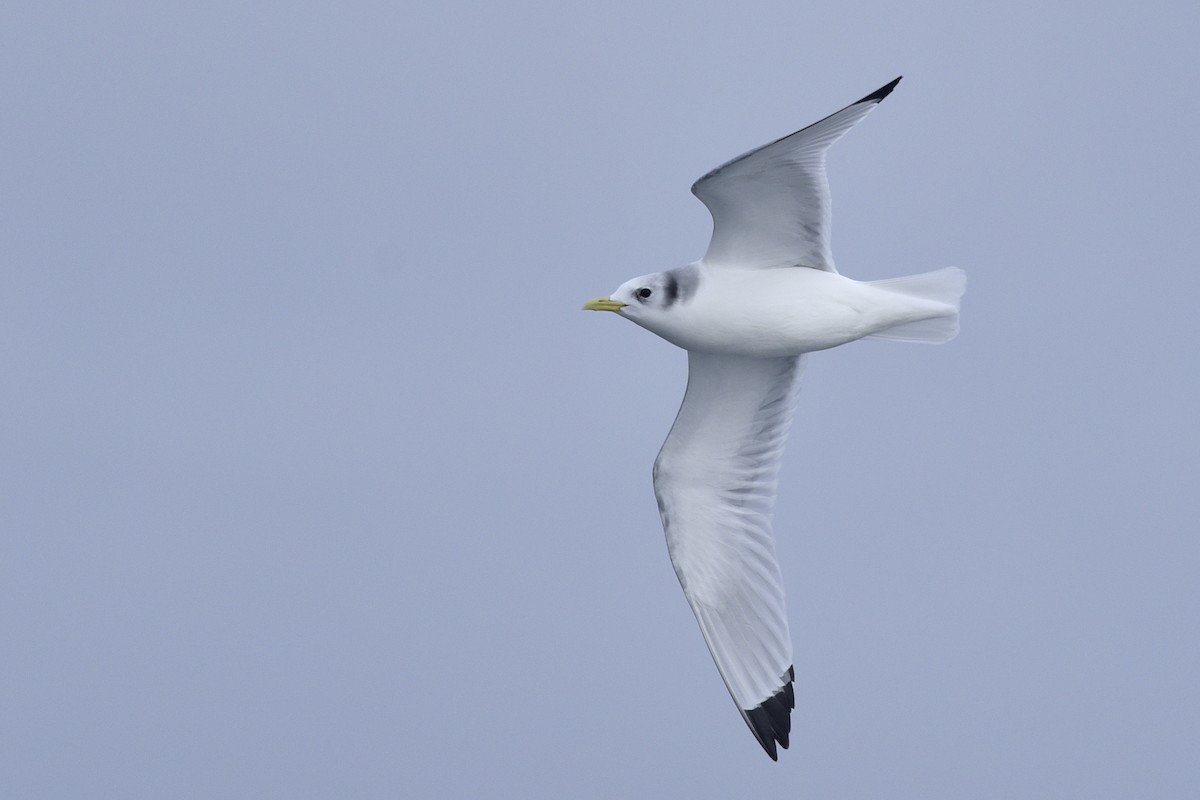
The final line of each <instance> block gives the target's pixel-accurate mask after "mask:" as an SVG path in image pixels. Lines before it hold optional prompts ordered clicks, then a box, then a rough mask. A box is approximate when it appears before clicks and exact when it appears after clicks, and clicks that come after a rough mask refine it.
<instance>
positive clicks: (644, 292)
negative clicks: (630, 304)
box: [637, 286, 652, 300]
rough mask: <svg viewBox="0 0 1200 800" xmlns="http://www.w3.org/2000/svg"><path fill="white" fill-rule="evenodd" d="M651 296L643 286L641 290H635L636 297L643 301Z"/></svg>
mask: <svg viewBox="0 0 1200 800" xmlns="http://www.w3.org/2000/svg"><path fill="white" fill-rule="evenodd" d="M651 294H652V292H651V291H650V290H649V289H647V288H646V287H644V286H643V287H642V288H641V289H638V290H637V296H638V297H640V298H642V299H643V300H645V299H646V298H647V297H649V296H650V295H651Z"/></svg>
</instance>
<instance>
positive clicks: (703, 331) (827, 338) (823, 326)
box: [642, 263, 961, 358]
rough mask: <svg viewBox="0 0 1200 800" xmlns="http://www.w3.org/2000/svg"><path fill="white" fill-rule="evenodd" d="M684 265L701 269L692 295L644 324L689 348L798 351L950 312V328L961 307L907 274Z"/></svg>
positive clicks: (766, 353)
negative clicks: (858, 275) (900, 277)
mask: <svg viewBox="0 0 1200 800" xmlns="http://www.w3.org/2000/svg"><path fill="white" fill-rule="evenodd" d="M681 270H682V271H687V272H689V273H693V274H694V278H693V280H694V281H695V283H696V286H695V288H694V293H693V295H692V297H691V298H689V302H681V303H679V304H678V307H677V308H676V309H674V310H673V313H671V314H663V315H659V316H655V317H652V318H647V319H646V320H645V321H644V322H642V326H643V327H644V328H647V329H648V330H651V331H653V332H654V333H657V334H658V335H659V336H661V337H662V338H664V339H666V340H667V341H668V342H671V343H672V344H674V345H677V346H678V347H682V348H683V349H684V350H689V351H693V350H694V351H698V352H706V353H727V354H730V355H743V356H752V357H756V358H776V357H780V356H796V355H800V354H802V353H811V352H814V351H817V350H827V349H829V348H831V347H837V346H838V345H841V344H846V343H847V342H852V341H854V340H856V339H861V338H863V337H865V336H872V335H876V334H881V333H885V332H886V331H888V330H889V329H893V328H895V327H897V326H899V325H906V324H907V325H915V324H916V323H919V322H924V321H931V320H946V321H947V325H946V327H947V328H948V332H949V330H950V329H953V325H954V323H953V320H954V319H955V318H956V317H957V315H958V309H957V306H956V304H954V303H953V299H954V298H953V297H952V296H951V297H945V299H939V298H938V297H931V296H928V295H919V294H911V293H908V294H906V293H905V292H904V291H903V283H902V282H901V285H900V286H897V285H895V282H889V281H884V282H864V281H856V280H853V279H851V278H847V277H845V276H844V275H839V274H838V273H836V272H825V271H824V270H816V269H796V268H794V267H772V268H769V269H737V268H721V269H707V268H705V265H704V264H703V263H700V264H694V265H690V266H688V267H683V268H681ZM671 272H675V270H672V271H671ZM938 274H939V273H932V275H938ZM959 275H960V273H957V272H956V271H950V272H949V273H947V274H945V275H944V278H945V279H946V283H947V287H948V290H947V293H948V294H950V295H953V292H954V287H956V286H958V285H960V283H961V281H960V278H959Z"/></svg>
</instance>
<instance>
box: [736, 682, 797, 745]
mask: <svg viewBox="0 0 1200 800" xmlns="http://www.w3.org/2000/svg"><path fill="white" fill-rule="evenodd" d="M782 678H783V679H784V684H783V686H781V687H780V688H779V689H778V690H777V691H776V692H775V694H773V695H771V696H770V697H768V698H767V699H766V700H764V701H763V702H761V703H759V704H758V705H757V706H755V707H754V708H747V709H742V716H743V717H744V718H745V720H746V724H748V725H749V726H750V732H751V733H753V734H754V738H755V739H757V740H758V743H759V744H760V745H762V749H763V750H765V751H766V753H767V755H768V756H770V757H771V760H772V761H778V760H779V751H778V750H777V749H776V743H778V745H779V747H782V748H783V749H784V750H786V749H787V747H788V744H790V741H789V738H790V737H789V734H791V732H792V709H793V708H795V707H796V695H795V691H794V690H793V688H792V682H793V681H794V680H795V678H796V669H795V667H788V671H787V674H786V675H784V676H782Z"/></svg>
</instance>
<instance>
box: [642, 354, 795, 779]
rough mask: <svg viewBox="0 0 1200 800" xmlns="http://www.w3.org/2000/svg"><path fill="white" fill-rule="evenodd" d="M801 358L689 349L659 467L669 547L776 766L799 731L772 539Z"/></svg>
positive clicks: (724, 673) (715, 651)
mask: <svg viewBox="0 0 1200 800" xmlns="http://www.w3.org/2000/svg"><path fill="white" fill-rule="evenodd" d="M802 359H803V356H799V357H788V358H745V357H741V356H729V355H719V354H711V353H695V352H689V353H688V384H687V393H686V394H685V395H684V398H683V405H682V406H681V407H680V409H679V415H678V416H677V417H676V418H675V424H674V426H672V428H671V432H670V434H668V435H667V440H666V442H665V443H664V444H663V447H662V450H661V451H660V452H659V454H658V459H657V460H656V461H655V463H654V494H655V496H656V497H657V498H658V508H659V513H660V514H661V515H662V522H663V529H664V530H665V531H666V534H667V549H668V550H669V551H670V554H671V563H672V564H674V566H675V574H676V575H678V576H679V583H680V584H681V585H682V586H683V593H684V595H685V596H686V597H687V599H688V603H689V604H691V607H692V611H693V612H695V614H696V619H697V620H698V621H699V622H700V630H701V631H702V632H703V633H704V640H705V641H706V642H707V643H708V649H709V651H711V652H712V657H713V660H714V661H716V663H717V669H718V670H720V672H721V677H722V678H724V680H725V686H726V687H728V689H729V693H730V694H731V695H733V700H734V702H735V703H737V707H738V709H739V710H740V711H741V712H742V717H743V718H744V719H745V720H746V723H747V724H748V725H749V726H750V730H751V731H752V732H753V733H754V735H755V737H756V738H757V739H758V741H759V743H760V744H761V745H762V746H763V748H764V749H765V750H766V751H767V754H768V755H770V756H771V758H773V759H774V758H776V757H777V756H776V750H775V742H776V741H778V742H779V744H780V745H782V746H783V747H787V746H788V733H789V732H790V730H791V710H792V708H793V706H794V700H793V693H792V678H793V672H792V645H791V640H790V638H789V637H788V626H787V611H786V609H785V607H784V599H783V582H782V579H781V578H780V575H779V566H778V564H776V562H775V544H774V541H773V540H772V538H771V510H772V507H773V506H774V503H775V483H776V474H777V473H778V470H779V461H780V456H781V455H782V454H783V446H784V442H785V441H786V439H787V432H788V427H789V425H790V424H791V418H792V410H793V408H794V407H795V398H796V394H797V386H798V378H799V374H800V370H801V367H802V365H803V362H802Z"/></svg>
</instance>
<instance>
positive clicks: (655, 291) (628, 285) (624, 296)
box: [583, 265, 700, 335]
mask: <svg viewBox="0 0 1200 800" xmlns="http://www.w3.org/2000/svg"><path fill="white" fill-rule="evenodd" d="M699 279H700V271H699V269H698V268H697V267H696V266H695V265H689V266H686V267H680V268H678V269H672V270H667V271H666V272H655V273H654V274H652V275H643V276H641V277H640V278H634V279H633V280H630V281H626V282H625V283H623V284H621V286H620V287H619V288H618V289H617V290H616V291H615V292H613V293H612V294H611V295H610V296H609V297H597V298H595V299H594V300H589V301H587V302H586V303H584V304H583V307H584V309H585V310H588V311H615V312H616V313H618V314H620V315H621V316H622V317H625V318H626V319H628V320H630V321H632V322H636V323H637V324H638V325H641V326H642V327H643V328H646V329H647V330H651V331H654V332H655V333H658V334H659V335H662V334H663V333H664V332H665V329H667V328H669V327H670V324H671V317H672V312H673V311H675V310H676V309H677V308H678V306H679V304H680V303H684V302H687V301H688V300H690V299H691V297H692V295H694V294H695V293H696V287H697V285H698V284H699Z"/></svg>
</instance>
